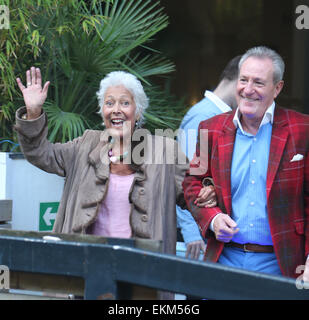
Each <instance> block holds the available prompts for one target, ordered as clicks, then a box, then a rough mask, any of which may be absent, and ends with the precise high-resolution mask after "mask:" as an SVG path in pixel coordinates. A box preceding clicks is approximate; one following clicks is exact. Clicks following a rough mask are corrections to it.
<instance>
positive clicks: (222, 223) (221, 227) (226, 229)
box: [213, 213, 239, 242]
mask: <svg viewBox="0 0 309 320" xmlns="http://www.w3.org/2000/svg"><path fill="white" fill-rule="evenodd" d="M215 219H216V220H215V221H214V225H213V228H214V233H215V235H216V239H217V240H218V241H222V242H230V241H231V240H232V238H233V236H234V234H236V233H237V232H238V231H239V228H237V223H236V222H235V221H234V220H233V219H232V218H231V217H230V216H228V215H227V214H224V213H219V214H218V215H217V216H216V217H215Z"/></svg>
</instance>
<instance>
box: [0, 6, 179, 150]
mask: <svg viewBox="0 0 309 320" xmlns="http://www.w3.org/2000/svg"><path fill="white" fill-rule="evenodd" d="M2 2H3V3H4V4H6V5H8V6H9V9H10V29H8V30H0V49H1V50H0V73H1V79H0V106H1V110H0V137H1V138H0V140H5V139H10V140H13V141H15V142H16V137H15V136H14V133H13V131H12V125H13V123H14V121H15V120H14V114H15V111H16V109H17V108H18V107H20V106H21V105H22V103H23V100H22V96H21V93H20V92H19V89H18V87H17V85H16V83H15V78H16V77H18V76H19V77H21V78H22V79H23V80H24V78H25V71H26V70H27V69H29V68H30V67H31V66H32V65H34V66H37V67H40V68H41V71H42V75H43V77H44V78H43V81H44V82H45V81H46V80H50V81H51V85H50V87H49V92H48V100H47V102H46V103H45V105H44V109H45V111H46V113H47V115H48V118H49V140H50V141H52V142H56V141H60V142H64V141H67V140H71V139H73V138H75V137H77V136H79V135H81V134H82V133H83V131H84V130H85V129H87V128H92V129H101V122H102V119H101V117H100V116H99V115H98V113H97V111H98V106H97V99H96V91H97V90H98V86H99V82H100V80H101V79H102V78H103V77H104V76H105V75H106V74H107V73H108V72H110V71H113V70H125V71H129V72H131V73H133V74H135V75H136V76H137V77H138V78H139V79H141V81H142V82H143V84H144V87H145V89H146V91H147V94H148V96H149V98H150V107H149V110H148V111H147V114H146V115H145V118H146V125H145V127H146V128H149V129H150V130H151V131H153V129H154V128H171V129H176V128H177V127H178V125H179V122H180V120H181V117H182V114H183V113H182V110H184V106H183V103H182V102H181V101H178V100H177V99H175V98H174V97H172V96H171V95H170V94H169V92H166V91H163V90H160V89H159V88H158V87H155V86H153V85H152V80H153V77H155V76H162V75H166V74H168V73H170V72H172V71H173V70H174V65H173V63H172V62H170V61H168V60H167V59H165V58H164V57H162V54H161V53H160V52H157V51H156V50H154V49H152V48H150V47H149V44H150V43H151V40H152V37H153V36H154V35H155V34H156V33H158V32H159V31H161V30H162V29H164V28H166V27H167V25H168V17H167V16H166V15H165V14H164V13H163V8H162V7H160V5H159V2H158V1H151V0H114V1H111V0H105V1H104V0H91V1H83V0H45V1H42V0H19V1H17V0H11V1H9V0H6V1H2ZM0 148H2V150H7V148H8V145H7V144H4V143H3V144H1V145H0Z"/></svg>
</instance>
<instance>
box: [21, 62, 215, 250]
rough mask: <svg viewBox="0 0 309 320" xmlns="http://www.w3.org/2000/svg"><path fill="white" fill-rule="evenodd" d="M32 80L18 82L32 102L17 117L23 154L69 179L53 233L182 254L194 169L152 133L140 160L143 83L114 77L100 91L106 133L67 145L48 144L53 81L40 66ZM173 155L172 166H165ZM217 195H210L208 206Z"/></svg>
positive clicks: (125, 75) (91, 133)
mask: <svg viewBox="0 0 309 320" xmlns="http://www.w3.org/2000/svg"><path fill="white" fill-rule="evenodd" d="M26 81H27V86H26V87H25V86H24V85H23V84H22V82H21V80H20V79H19V78H18V79H17V83H18V86H19V88H20V90H21V92H22V94H23V97H24V101H25V107H22V108H20V109H18V110H17V112H16V126H15V128H16V131H17V133H18V138H19V141H20V145H21V148H22V151H23V152H24V154H25V156H26V158H27V160H28V161H30V162H31V163H32V164H33V165H35V166H37V167H39V168H41V169H42V170H44V171H47V172H50V173H55V174H58V175H60V176H65V177H66V180H65V185H64V190H63V195H62V199H61V202H60V205H59V209H58V213H57V217H56V221H55V224H54V229H53V230H54V231H55V232H58V233H90V234H95V235H100V236H106V237H120V238H129V237H137V238H145V239H157V240H162V242H163V251H164V252H166V253H175V244H176V214H175V205H176V203H177V204H179V205H181V206H183V205H184V201H183V191H182V186H181V184H182V181H183V178H184V176H185V172H186V170H188V164H187V163H186V162H183V163H181V161H179V158H178V155H179V154H180V153H178V147H177V143H176V142H175V141H174V140H173V139H169V138H162V137H158V136H153V135H150V134H148V135H147V136H146V138H145V140H146V141H143V146H144V148H143V153H144V158H142V161H140V157H138V158H139V159H138V161H137V160H136V159H134V157H133V155H134V152H132V150H133V149H132V146H133V145H134V143H133V142H132V143H131V140H132V134H133V133H134V132H135V131H136V129H137V128H139V127H140V125H141V124H142V122H143V112H144V111H145V109H146V108H147V106H148V98H147V96H146V95H145V93H144V90H143V87H142V85H141V83H140V81H139V80H137V78H136V77H135V76H133V75H132V74H129V73H126V72H122V71H115V72H111V73H110V74H108V75H107V76H106V77H105V78H104V79H103V80H102V81H101V83H100V89H99V91H98V92H97V96H98V101H99V106H100V108H101V113H102V116H103V120H104V124H105V127H106V130H104V131H95V130H86V131H85V133H84V134H83V136H81V137H79V138H77V139H75V140H73V141H70V142H67V143H64V144H60V143H55V144H52V143H50V142H49V141H48V140H47V117H46V114H45V113H44V111H43V109H42V106H43V104H44V102H45V100H46V97H47V91H48V86H49V84H50V83H49V82H46V83H45V84H44V86H43V88H42V78H41V72H40V69H37V68H34V67H32V68H31V70H28V71H27V72H26ZM159 139H161V140H162V139H164V142H165V143H164V144H163V146H164V148H163V152H162V151H161V152H156V151H155V149H154V146H155V145H162V143H161V144H160V143H157V142H158V140H159ZM133 151H134V150H133ZM169 154H173V156H174V159H173V163H172V164H170V163H167V161H166V160H164V159H166V157H168V156H169ZM147 156H148V157H147ZM149 156H150V157H149ZM143 159H144V160H143ZM145 159H148V160H149V159H151V160H152V162H151V161H148V162H147V161H145ZM213 197H214V192H213V191H212V190H211V189H209V190H208V191H207V192H206V195H204V197H203V201H201V202H202V204H201V205H205V201H206V200H208V201H211V200H212V199H213Z"/></svg>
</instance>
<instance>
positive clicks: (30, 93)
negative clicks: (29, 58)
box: [16, 67, 50, 120]
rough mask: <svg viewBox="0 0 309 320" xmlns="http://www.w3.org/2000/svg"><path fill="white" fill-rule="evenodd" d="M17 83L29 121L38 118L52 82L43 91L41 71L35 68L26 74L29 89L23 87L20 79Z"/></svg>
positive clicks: (47, 83)
mask: <svg viewBox="0 0 309 320" xmlns="http://www.w3.org/2000/svg"><path fill="white" fill-rule="evenodd" d="M16 81H17V84H18V87H19V89H20V91H21V92H22V94H23V97H24V101H25V105H26V108H27V116H28V120H31V119H36V118H38V117H39V116H40V115H41V112H42V106H43V104H44V102H45V100H46V97H47V91H48V87H49V84H50V82H49V81H47V82H46V83H45V84H44V87H43V89H42V76H41V71H40V69H39V68H34V67H31V69H30V70H27V72H26V81H27V84H26V85H27V87H25V86H24V85H23V83H22V82H21V80H20V78H17V79H16Z"/></svg>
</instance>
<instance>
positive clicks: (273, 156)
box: [266, 107, 289, 200]
mask: <svg viewBox="0 0 309 320" xmlns="http://www.w3.org/2000/svg"><path fill="white" fill-rule="evenodd" d="M287 124H288V121H287V117H286V113H285V112H284V110H283V109H281V108H280V107H276V109H275V114H274V122H273V128H272V135H271V142H270V150H269V159H268V169H267V182H266V191H267V200H268V197H269V193H270V190H271V187H272V184H273V181H274V178H275V176H276V173H277V171H278V168H279V164H280V161H281V158H282V154H283V151H284V148H285V145H286V142H287V138H288V136H289V130H288V128H287Z"/></svg>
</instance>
